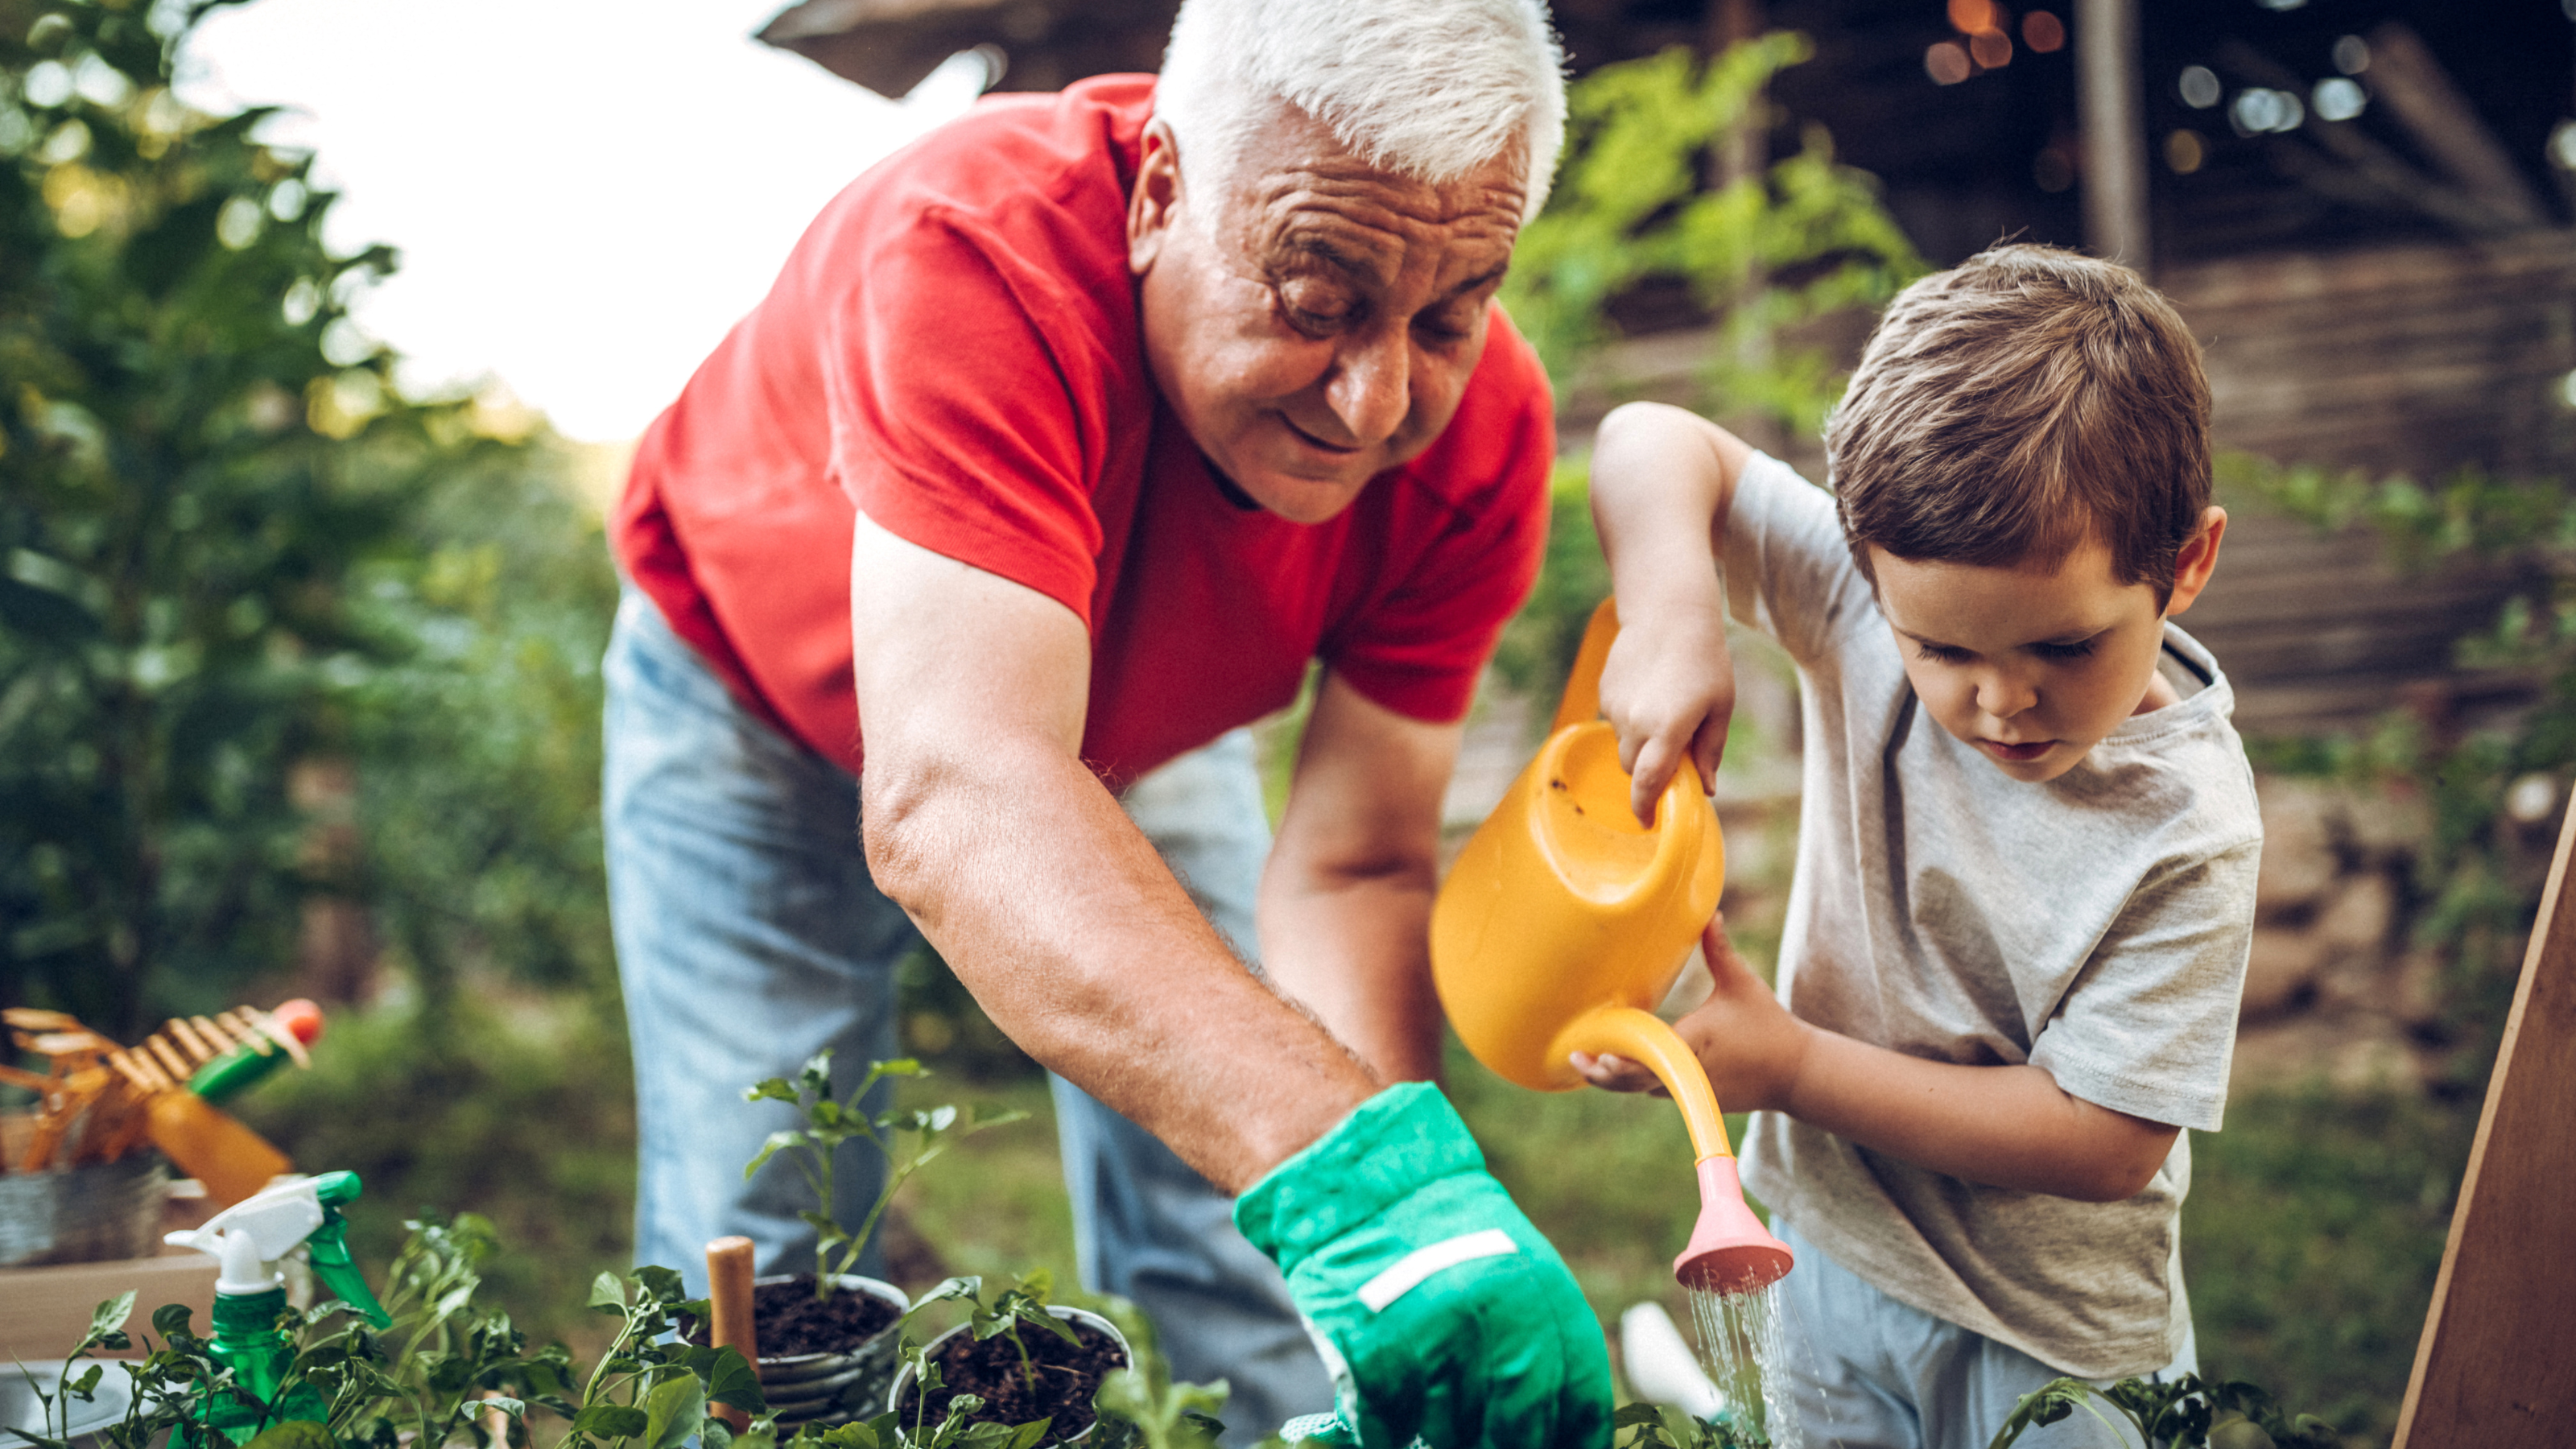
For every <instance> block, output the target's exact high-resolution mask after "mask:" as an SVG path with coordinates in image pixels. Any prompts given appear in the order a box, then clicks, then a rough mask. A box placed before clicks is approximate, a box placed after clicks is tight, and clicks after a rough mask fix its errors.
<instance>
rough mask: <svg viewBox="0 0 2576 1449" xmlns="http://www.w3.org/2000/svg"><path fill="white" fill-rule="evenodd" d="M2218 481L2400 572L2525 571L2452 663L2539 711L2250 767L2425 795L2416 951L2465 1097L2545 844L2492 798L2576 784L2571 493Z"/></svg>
mask: <svg viewBox="0 0 2576 1449" xmlns="http://www.w3.org/2000/svg"><path fill="white" fill-rule="evenodd" d="M2219 481H2220V484H2221V486H2222V487H2223V488H2224V489H2225V490H2227V491H2228V492H2229V493H2230V494H2232V495H2234V496H2241V497H2248V498H2252V499H2254V500H2256V501H2258V502H2261V503H2262V504H2264V505H2266V506H2268V507H2271V508H2274V509H2277V510H2279V511H2281V512H2284V513H2287V514H2288V515H2290V516H2291V517H2294V518H2298V519H2301V520H2303V521H2305V522H2308V523H2310V524H2313V525H2315V526H2316V527H2317V528H2319V529H2321V530H2331V529H2337V528H2342V527H2346V526H2349V525H2352V524H2356V523H2359V524H2365V525H2367V526H2369V527H2371V528H2374V529H2376V530H2378V531H2379V533H2380V534H2381V535H2382V536H2383V537H2384V538H2385V539H2386V541H2387V545H2388V549H2389V552H2390V555H2391V556H2392V557H2393V558H2394V559H2396V560H2397V561H2398V562H2399V563H2400V564H2402V565H2404V566H2406V567H2410V568H2419V569H2420V568H2430V567H2433V566H2436V565H2439V564H2441V563H2443V562H2445V561H2447V560H2451V559H2456V558H2462V557H2495V556H2502V555H2511V556H2518V557H2520V558H2523V559H2525V560H2526V561H2528V562H2529V563H2530V564H2531V565H2532V567H2531V568H2530V569H2529V570H2528V571H2527V572H2526V574H2525V576H2524V577H2525V582H2524V585H2523V586H2522V587H2521V588H2520V589H2519V590H2518V591H2517V592H2515V593H2514V595H2513V596H2512V597H2511V598H2509V599H2508V600H2507V601H2506V603H2505V604H2504V606H2503V608H2502V609H2501V610H2500V611H2499V613H2498V615H2497V617H2496V620H2495V622H2494V624H2493V626H2492V627H2490V628H2489V629H2488V630H2487V631H2486V632H2484V633H2482V634H2478V635H2473V636H2471V637H2469V638H2467V639H2465V640H2463V641H2461V644H2460V656H2461V660H2462V662H2463V663H2466V664H2469V665H2472V666H2476V667H2482V668H2490V669H2508V670H2513V671H2516V672H2520V673H2522V674H2524V675H2526V676H2527V677H2528V678H2530V679H2532V680H2533V681H2534V682H2535V684H2536V686H2537V692H2538V696H2539V697H2538V699H2537V700H2536V701H2535V702H2534V703H2533V704H2532V705H2531V706H2530V707H2529V708H2528V709H2525V710H2523V711H2521V712H2520V713H2519V714H2517V715H2516V716H2514V717H2513V718H2511V719H2509V720H2507V721H2505V722H2504V723H2501V724H2499V725H2496V726H2493V727H2490V728H2487V729H2483V730H2479V731H2475V732H2471V733H2468V734H2466V735H2462V736H2456V737H2454V736H2451V735H2448V734H2445V733H2440V732H2436V731H2434V730H2431V729H2428V728H2426V727H2425V726H2424V725H2423V724H2422V722H2420V721H2415V720H2410V719H2405V718H2391V719H2389V720H2387V721H2385V722H2383V724H2382V726H2381V727H2380V728H2379V729H2377V730H2375V731H2374V732H2372V733H2370V734H2369V735H2367V736H2365V737H2362V738H2360V739H2350V740H2330V741H2322V742H2312V743H2286V744H2280V743H2276V744H2274V745H2271V746H2269V747H2268V748H2267V749H2265V750H2264V751H2263V759H2262V762H2263V763H2265V764H2268V765H2270V766H2272V767H2273V768H2276V769H2285V770H2294V771H2305V772H2311V773H2318V774H2329V775H2335V776H2339V777H2342V778H2344V779H2347V780H2354V781H2359V782H2363V783H2369V784H2375V785H2380V786H2383V787H2385V786H2390V785H2395V786H2396V787H2398V788H2402V789H2414V790H2420V791H2422V792H2423V795H2424V798H2425V800H2426V801H2427V802H2428V803H2429V804H2430V806H2431V807H2432V811H2431V813H2432V821H2433V829H2432V836H2431V838H2430V839H2429V840H2428V841H2426V842H2425V843H2424V845H2423V847H2422V849H2421V850H2420V852H2419V853H2418V855H2417V858H2416V861H2415V891H2416V894H2417V896H2418V898H2419V900H2420V902H2421V906H2420V908H2419V910H2418V912H2417V915H2416V937H2417V940H2418V942H2419V944H2422V945H2424V946H2427V947H2430V948H2433V949H2434V950H2435V951H2437V952H2438V953H2439V955H2440V957H2441V959H2442V962H2443V971H2444V974H2443V979H2442V983H2441V1001H2440V1003H2439V1007H2438V1010H2439V1014H2440V1017H2441V1020H2442V1021H2443V1023H2444V1024H2445V1026H2446V1027H2447V1028H2448V1030H2449V1031H2450V1033H2451V1035H2452V1037H2453V1039H2454V1042H2455V1044H2456V1047H2457V1049H2456V1050H2455V1051H2454V1053H2453V1055H2452V1058H2451V1063H2450V1068H2449V1071H2450V1080H2449V1085H2450V1086H2451V1088H2452V1089H2453V1090H2455V1091H2457V1092H2459V1093H2461V1094H2475V1093H2477V1092H2479V1091H2482V1090H2483V1088H2484V1085H2485V1082H2486V1079H2487V1074H2488V1072H2489V1070H2490V1069H2491V1068H2492V1066H2493V1064H2494V1061H2495V1050H2496V1047H2497V1045H2498V1042H2499V1040H2500V1037H2501V1033H2502V1030H2503V1024H2504V1020H2505V1016H2506V1014H2507V1011H2508V1009H2509V1008H2510V1006H2511V1005H2512V1000H2513V991H2514V985H2515V982H2516V981H2517V980H2518V979H2519V978H2520V975H2521V969H2522V944H2523V942H2524V940H2525V939H2526V938H2527V936H2528V935H2529V933H2530V931H2531V928H2532V923H2533V922H2534V921H2535V920H2536V919H2537V918H2538V915H2539V910H2540V893H2541V889H2542V886H2543V884H2544V883H2545V879H2546V872H2547V868H2548V852H2547V842H2546V841H2545V840H2539V841H2535V840H2532V839H2527V838H2525V836H2524V834H2523V832H2521V831H2519V830H2517V829H2516V828H2515V827H2514V826H2513V825H2512V824H2511V822H2510V821H2509V820H2508V819H2507V817H2506V811H2505V797H2506V794H2507V792H2508V791H2509V790H2511V789H2512V787H2513V785H2514V784H2515V782H2517V781H2519V780H2523V779H2525V778H2527V777H2530V776H2534V775H2538V776H2543V777H2545V778H2547V779H2549V780H2551V781H2553V782H2554V783H2555V785H2556V786H2557V787H2558V789H2559V791H2560V792H2562V797H2563V791H2564V789H2565V787H2566V785H2567V782H2568V781H2569V779H2570V777H2571V776H2576V488H2571V487H2570V486H2569V484H2568V483H2567V482H2565V481H2564V480H2558V479H2542V480H2525V481H2517V480H2510V479H2502V478H2497V477H2494V476H2492V475H2490V474H2487V473H2486V472H2484V471H2482V470H2479V469H2475V468H2468V469H2462V470H2460V471H2459V472H2456V473H2454V474H2452V475H2450V476H2449V477H2447V478H2445V479H2443V480H2442V481H2440V482H2439V483H2437V484H2435V485H2433V486H2430V487H2426V486H2424V485H2422V484H2419V483H2417V482H2415V481H2414V480H2413V479H2409V478H2403V477H2394V478H2384V479H2374V478H2372V477H2370V476H2369V475H2367V474H2365V473H2361V472H2359V471H2345V472H2335V471H2330V470H2327V469H2323V468H2316V467H2282V466H2280V465H2278V464H2274V463H2270V462H2267V461H2265V460H2263V459H2259V458H2253V457H2248V456H2244V455H2241V454H2240V455H2230V456H2226V457H2222V458H2221V459H2220V460H2219Z"/></svg>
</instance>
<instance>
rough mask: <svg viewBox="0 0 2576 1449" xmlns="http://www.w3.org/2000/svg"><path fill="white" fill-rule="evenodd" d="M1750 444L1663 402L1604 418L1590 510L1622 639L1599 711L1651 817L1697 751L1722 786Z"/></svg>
mask: <svg viewBox="0 0 2576 1449" xmlns="http://www.w3.org/2000/svg"><path fill="white" fill-rule="evenodd" d="M1751 457H1752V449H1750V448H1748V447H1746V446H1745V445H1744V443H1743V442H1742V441H1741V440H1740V439H1738V438H1736V437H1735V435H1734V434H1732V433H1729V432H1727V431H1726V430H1725V429H1724V428H1721V427H1719V426H1717V425H1716V424H1715V423H1712V422H1709V421H1708V420H1706V419H1705V418H1701V417H1699V416H1697V415H1695V414H1692V413H1689V412H1685V411H1683V410H1682V409H1680V408H1676V407H1668V406H1666V405H1664V404H1662V403H1629V404H1626V405H1625V406H1622V407H1619V408H1617V409H1614V410H1613V411H1612V412H1611V413H1610V415H1609V416H1608V417H1605V418H1603V419H1602V420H1601V427H1600V431H1599V432H1598V433H1597V434H1596V435H1595V438H1594V442H1593V448H1592V519H1593V523H1594V525H1595V527H1597V528H1598V529H1599V531H1600V534H1601V551H1602V553H1603V554H1604V555H1605V556H1607V557H1608V559H1609V561H1610V584H1611V588H1612V591H1613V592H1614V594H1615V595H1616V596H1617V598H1618V600H1619V640H1618V642H1617V643H1616V644H1614V645H1612V646H1611V650H1610V658H1609V662H1608V665H1607V667H1605V668H1604V669H1603V671H1602V675H1601V713H1602V716H1603V717H1604V718H1606V719H1608V720H1609V721H1610V724H1611V727H1612V728H1613V729H1614V730H1616V731H1617V732H1618V736H1619V763H1620V764H1621V765H1622V766H1623V767H1625V768H1626V769H1627V770H1628V771H1629V773H1630V775H1631V776H1632V777H1633V779H1634V784H1633V786H1632V787H1631V801H1630V803H1631V805H1632V807H1633V808H1634V809H1635V810H1636V812H1637V818H1638V819H1639V820H1646V821H1651V820H1652V819H1653V816H1654V808H1655V801H1656V799H1657V798H1658V797H1660V796H1661V795H1662V794H1663V791H1664V785H1665V782H1666V781H1668V780H1670V779H1671V778H1672V775H1673V771H1674V770H1676V769H1678V768H1679V767H1680V766H1681V764H1682V763H1683V762H1684V761H1688V762H1689V763H1690V764H1691V766H1692V768H1693V769H1694V770H1696V771H1697V772H1698V775H1699V778H1700V784H1701V786H1702V788H1704V789H1705V788H1709V787H1711V786H1712V785H1713V783H1714V781H1715V778H1716V774H1717V763H1718V758H1719V756H1720V755H1721V754H1722V753H1723V752H1724V750H1725V747H1726V724H1727V719H1728V717H1729V716H1730V715H1731V714H1733V712H1734V709H1735V670H1734V665H1733V662H1732V661H1731V660H1730V659H1729V657H1728V655H1727V649H1726V590H1725V586H1724V585H1723V583H1722V582H1721V581H1720V579H1719V572H1718V571H1719V566H1720V563H1721V561H1722V560H1723V559H1724V558H1725V556H1726V515H1727V509H1728V506H1729V505H1730V504H1731V503H1733V501H1734V498H1735V482H1736V479H1737V478H1739V477H1741V476H1742V475H1743V472H1744V465H1745V463H1746V461H1747V460H1748V459H1750V458H1751Z"/></svg>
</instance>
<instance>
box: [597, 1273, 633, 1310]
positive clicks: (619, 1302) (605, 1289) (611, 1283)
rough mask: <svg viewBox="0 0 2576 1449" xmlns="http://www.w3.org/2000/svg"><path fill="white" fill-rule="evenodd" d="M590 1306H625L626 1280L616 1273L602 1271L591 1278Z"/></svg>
mask: <svg viewBox="0 0 2576 1449" xmlns="http://www.w3.org/2000/svg"><path fill="white" fill-rule="evenodd" d="M589 1306H590V1307H592V1308H621V1309H622V1308H624V1307H625V1306H626V1280H625V1279H623V1278H620V1277H618V1276H617V1275H616V1274H614V1273H602V1274H600V1275H599V1276H598V1277H596V1278H593V1279H591V1280H590V1304H589Z"/></svg>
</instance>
